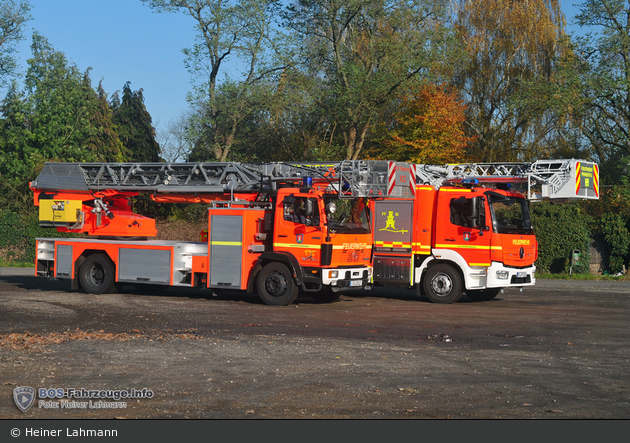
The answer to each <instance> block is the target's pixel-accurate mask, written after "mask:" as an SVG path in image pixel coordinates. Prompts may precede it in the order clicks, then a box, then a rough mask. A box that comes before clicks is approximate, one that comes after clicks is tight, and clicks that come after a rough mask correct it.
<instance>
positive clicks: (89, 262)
mask: <svg viewBox="0 0 630 443" xmlns="http://www.w3.org/2000/svg"><path fill="white" fill-rule="evenodd" d="M79 282H80V283H81V288H82V289H83V290H84V291H85V292H87V293H88V294H108V293H110V292H114V290H115V288H116V282H115V277H114V265H113V264H112V262H111V260H110V259H109V257H107V256H106V255H103V254H92V255H90V256H89V257H87V258H86V259H85V261H84V262H83V263H82V264H81V267H80V268H79Z"/></svg>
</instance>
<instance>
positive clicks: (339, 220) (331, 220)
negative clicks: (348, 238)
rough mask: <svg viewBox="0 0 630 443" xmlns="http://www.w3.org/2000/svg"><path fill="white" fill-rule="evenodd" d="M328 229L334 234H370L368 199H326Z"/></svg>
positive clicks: (331, 197)
mask: <svg viewBox="0 0 630 443" xmlns="http://www.w3.org/2000/svg"><path fill="white" fill-rule="evenodd" d="M324 202H325V204H326V217H327V218H328V231H329V232H331V233H332V234H369V233H370V220H369V218H368V208H367V203H366V200H365V199H363V198H351V199H348V198H344V199H340V198H336V197H334V196H330V197H326V198H325V199H324Z"/></svg>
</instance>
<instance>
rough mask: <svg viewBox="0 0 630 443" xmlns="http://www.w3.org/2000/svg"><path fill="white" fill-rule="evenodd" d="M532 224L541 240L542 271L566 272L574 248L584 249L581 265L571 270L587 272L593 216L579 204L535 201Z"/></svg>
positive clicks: (540, 269) (539, 251)
mask: <svg viewBox="0 0 630 443" xmlns="http://www.w3.org/2000/svg"><path fill="white" fill-rule="evenodd" d="M530 211H531V217H532V225H533V227H534V233H535V234H536V239H537V240H538V260H537V261H536V267H537V269H538V270H539V271H540V272H550V273H563V272H565V273H566V272H568V271H569V267H570V266H571V254H572V253H573V250H574V249H578V250H580V251H581V254H580V260H579V264H578V265H576V266H573V267H572V273H579V274H581V273H588V272H589V262H590V254H589V253H588V248H589V242H590V232H591V230H590V225H591V224H592V222H593V220H592V218H591V217H590V216H589V215H587V214H586V213H585V212H584V211H583V210H582V209H581V207H580V205H579V204H578V203H573V202H571V203H563V204H554V203H548V202H543V203H533V204H532V205H531V206H530Z"/></svg>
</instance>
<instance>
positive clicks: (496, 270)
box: [486, 262, 536, 288]
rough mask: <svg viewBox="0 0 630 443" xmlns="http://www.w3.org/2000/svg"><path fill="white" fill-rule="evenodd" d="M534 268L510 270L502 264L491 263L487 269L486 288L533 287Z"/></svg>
mask: <svg viewBox="0 0 630 443" xmlns="http://www.w3.org/2000/svg"><path fill="white" fill-rule="evenodd" d="M535 273H536V266H534V265H532V266H528V267H526V268H510V267H507V266H505V265H503V264H502V263H499V262H493V263H492V265H491V266H490V267H489V268H488V276H487V281H486V287H488V288H509V287H513V288H520V287H523V286H533V285H534V284H535V283H536V277H535Z"/></svg>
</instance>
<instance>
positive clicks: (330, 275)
mask: <svg viewBox="0 0 630 443" xmlns="http://www.w3.org/2000/svg"><path fill="white" fill-rule="evenodd" d="M337 277H339V271H328V278H337Z"/></svg>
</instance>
